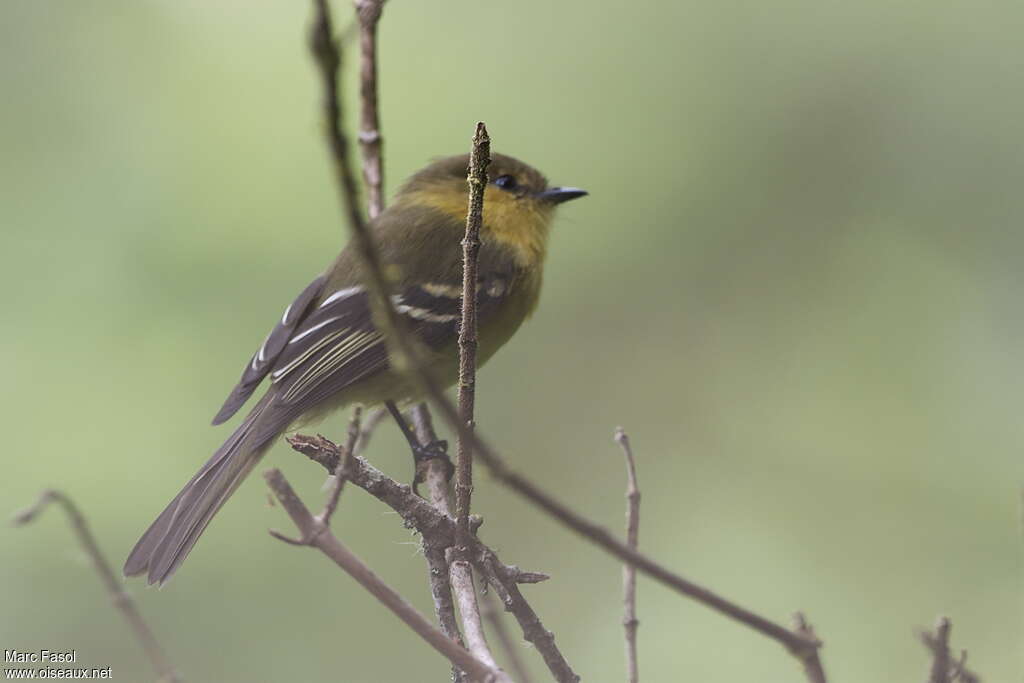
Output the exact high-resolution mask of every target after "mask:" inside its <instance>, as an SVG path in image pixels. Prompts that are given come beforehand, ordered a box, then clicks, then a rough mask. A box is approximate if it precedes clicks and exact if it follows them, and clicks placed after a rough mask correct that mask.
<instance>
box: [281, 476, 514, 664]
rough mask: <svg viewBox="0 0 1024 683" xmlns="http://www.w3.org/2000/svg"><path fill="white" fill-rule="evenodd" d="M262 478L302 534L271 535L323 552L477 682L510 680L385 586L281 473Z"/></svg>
mask: <svg viewBox="0 0 1024 683" xmlns="http://www.w3.org/2000/svg"><path fill="white" fill-rule="evenodd" d="M353 461H355V458H353ZM263 477H264V478H265V479H266V481H267V485H268V486H270V489H271V490H272V491H273V492H274V495H275V496H276V497H277V499H278V501H280V503H281V506H282V507H283V508H284V509H285V511H286V512H287V513H288V516H289V517H291V518H292V521H293V522H294V523H295V526H296V527H297V528H298V529H299V533H300V537H299V538H298V539H289V538H288V537H286V536H284V535H282V534H280V533H278V532H273V531H272V532H271V533H272V535H273V536H274V537H275V538H279V539H281V540H284V541H287V542H288V543H291V544H293V545H307V546H310V547H313V548H316V549H317V550H319V551H320V552H322V553H323V554H324V555H326V556H327V557H329V558H330V559H331V560H333V561H334V563H335V564H337V565H338V566H339V567H340V568H341V569H343V570H344V571H345V572H346V573H347V574H348V575H349V576H351V577H352V578H353V579H355V580H356V581H357V582H358V583H359V584H360V585H361V586H362V587H363V588H365V589H366V590H367V591H368V592H369V593H370V594H371V595H373V596H374V597H375V598H377V600H379V601H380V602H381V604H383V605H384V606H385V607H387V608H388V609H389V610H391V611H392V613H394V614H395V616H397V617H398V618H399V619H401V620H402V622H404V623H405V624H406V625H407V626H408V627H409V628H411V629H412V630H413V632H415V633H416V634H417V635H418V636H420V637H421V638H422V639H423V640H425V641H426V642H427V643H428V644H429V645H430V646H431V647H433V648H434V649H435V650H437V651H438V652H439V653H441V654H442V655H444V656H445V657H447V658H448V660H449V661H450V662H451V663H452V664H453V665H455V666H458V667H459V668H460V669H462V670H463V671H466V672H467V673H468V674H469V675H470V676H471V677H473V679H474V680H479V681H493V682H498V681H507V680H508V678H507V676H505V675H504V673H503V672H501V671H500V670H497V669H495V668H494V667H491V666H489V665H487V664H486V663H484V662H482V661H480V660H479V659H477V658H476V657H474V656H473V655H472V654H470V653H469V652H468V651H467V650H466V649H465V648H464V647H462V646H461V645H459V644H458V643H456V642H455V641H453V640H452V639H451V638H449V637H448V636H446V635H445V634H444V633H442V632H441V631H440V630H439V629H438V628H437V627H435V626H434V625H433V624H431V623H430V622H429V621H428V620H427V618H426V617H424V616H423V615H422V614H420V613H419V611H417V610H416V608H415V607H413V606H412V605H410V604H409V603H408V602H406V601H405V599H404V598H402V596H401V595H399V594H398V593H397V592H396V591H395V590H394V589H393V588H391V587H390V586H389V585H387V584H386V583H384V581H383V580H381V578H380V577H379V576H377V575H376V574H375V573H374V572H373V570H371V569H370V568H369V567H367V566H366V565H365V564H364V563H363V562H362V560H360V559H359V558H358V557H356V556H355V555H354V554H353V553H352V552H351V551H350V550H349V549H348V548H346V547H345V546H344V545H343V544H342V543H341V541H339V540H338V538H337V537H336V536H335V535H334V534H333V533H332V532H331V530H330V528H328V527H327V526H325V525H324V523H323V522H322V521H321V520H319V519H317V518H316V517H314V516H313V515H312V514H310V512H309V508H307V507H306V505H305V503H303V502H302V500H301V499H300V498H299V496H298V494H296V493H295V491H294V489H292V487H291V485H290V484H289V483H288V480H287V479H285V477H284V475H283V474H281V471H280V470H277V469H272V470H267V471H266V472H264V474H263Z"/></svg>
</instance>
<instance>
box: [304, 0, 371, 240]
mask: <svg viewBox="0 0 1024 683" xmlns="http://www.w3.org/2000/svg"><path fill="white" fill-rule="evenodd" d="M314 7H315V9H316V16H315V17H314V18H313V25H312V28H311V30H310V35H309V45H310V49H311V50H312V52H313V57H314V58H315V59H316V63H317V66H318V67H319V69H317V73H318V74H319V75H320V84H321V86H322V88H323V107H324V121H325V123H326V125H327V144H328V145H329V146H330V148H331V159H332V161H334V172H335V175H336V176H337V177H338V188H339V190H340V191H341V199H342V202H341V203H342V205H343V206H344V209H345V211H346V212H347V214H348V221H349V225H350V226H351V228H352V231H353V232H356V233H362V232H365V231H366V221H364V220H363V214H362V213H361V212H360V211H359V202H358V197H359V189H358V187H357V185H356V177H355V174H354V173H353V172H352V166H351V165H350V164H349V155H348V139H347V138H346V137H345V133H344V132H343V131H342V128H341V103H340V100H339V99H338V73H339V71H340V70H341V50H339V49H338V46H337V45H336V44H335V42H334V29H333V27H332V23H331V9H330V7H329V6H328V4H327V0H314Z"/></svg>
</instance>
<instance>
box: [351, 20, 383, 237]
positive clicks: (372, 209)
mask: <svg viewBox="0 0 1024 683" xmlns="http://www.w3.org/2000/svg"><path fill="white" fill-rule="evenodd" d="M353 4H354V5H355V8H356V16H357V17H358V18H359V47H360V52H361V53H362V59H361V60H360V68H359V73H360V78H359V82H360V86H359V94H360V101H361V102H362V109H361V116H360V124H359V146H360V148H361V149H362V152H363V180H364V181H365V183H366V201H367V204H368V209H369V215H370V218H371V219H373V218H376V217H377V216H378V215H380V212H381V211H383V210H384V189H383V186H384V164H383V162H382V161H381V147H382V146H383V144H384V141H383V138H382V137H381V133H380V114H379V107H378V104H377V99H378V96H377V23H378V22H379V21H380V14H381V11H382V10H383V8H384V2H383V0H355V2H354V3H353Z"/></svg>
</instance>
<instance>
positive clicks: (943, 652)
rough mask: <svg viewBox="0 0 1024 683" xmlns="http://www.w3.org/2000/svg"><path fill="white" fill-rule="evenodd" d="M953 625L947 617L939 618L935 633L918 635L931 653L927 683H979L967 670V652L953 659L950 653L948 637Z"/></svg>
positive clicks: (974, 675)
mask: <svg viewBox="0 0 1024 683" xmlns="http://www.w3.org/2000/svg"><path fill="white" fill-rule="evenodd" d="M952 629H953V624H952V622H951V621H950V620H949V618H947V617H940V618H939V621H938V623H936V624H935V633H931V632H930V631H921V632H920V633H919V634H918V637H920V639H921V642H922V643H924V645H925V647H927V648H928V649H929V650H930V651H931V653H932V665H931V669H930V671H929V673H928V683H981V679H980V678H979V677H978V675H977V674H976V673H974V672H973V671H971V670H970V669H968V668H967V650H961V651H960V658H959V659H953V655H952V653H951V652H950V647H949V636H950V632H951V631H952Z"/></svg>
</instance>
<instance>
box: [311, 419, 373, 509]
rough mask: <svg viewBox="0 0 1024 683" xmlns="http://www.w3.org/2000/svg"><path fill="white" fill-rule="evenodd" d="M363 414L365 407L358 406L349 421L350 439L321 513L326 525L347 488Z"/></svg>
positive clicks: (335, 471) (342, 454)
mask: <svg viewBox="0 0 1024 683" xmlns="http://www.w3.org/2000/svg"><path fill="white" fill-rule="evenodd" d="M362 416H363V409H362V408H361V407H359V406H356V408H355V410H353V411H352V419H351V420H349V423H348V441H347V442H346V443H345V450H344V451H342V453H341V457H340V458H338V467H337V468H336V469H335V470H334V481H332V482H331V488H330V491H329V492H328V494H327V503H326V505H324V511H323V512H321V513H320V521H321V522H323V523H324V526H330V525H331V516H332V515H334V511H335V510H337V509H338V501H339V500H340V499H341V492H342V490H343V489H344V488H345V480H346V479H347V478H348V464H349V463H350V462H351V461H352V454H353V453H355V449H356V442H357V441H358V440H359V435H360V434H361V433H362V430H361V429H360V428H359V425H360V421H361V419H362Z"/></svg>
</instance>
